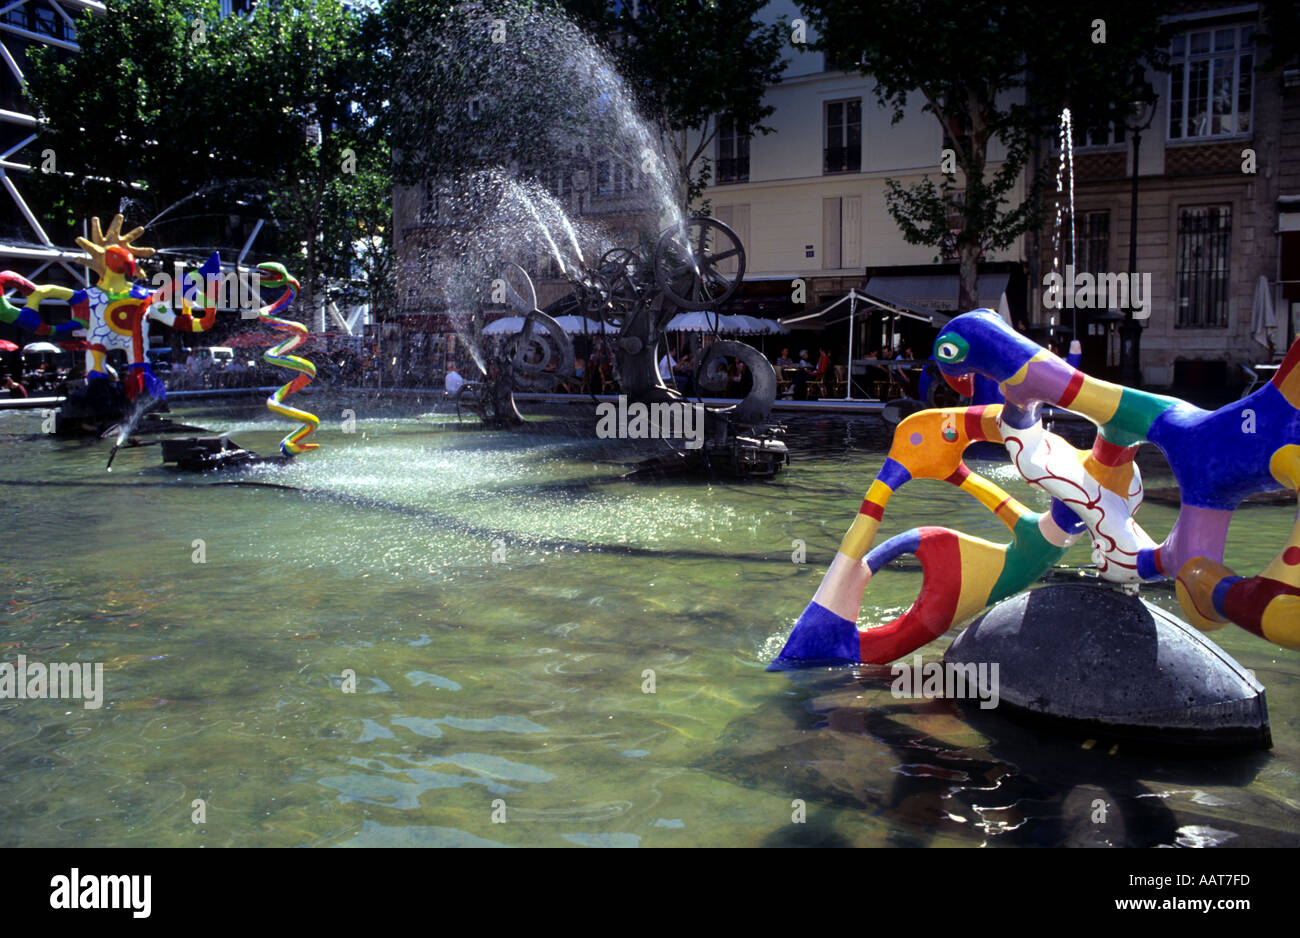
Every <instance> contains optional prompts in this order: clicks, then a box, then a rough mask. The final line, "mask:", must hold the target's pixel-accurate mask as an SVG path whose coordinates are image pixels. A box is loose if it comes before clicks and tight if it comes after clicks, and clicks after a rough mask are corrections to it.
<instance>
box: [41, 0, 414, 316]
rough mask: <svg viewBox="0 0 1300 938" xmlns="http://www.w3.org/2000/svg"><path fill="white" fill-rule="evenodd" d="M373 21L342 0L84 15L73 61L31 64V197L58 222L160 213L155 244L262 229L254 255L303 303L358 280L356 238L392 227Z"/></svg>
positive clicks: (131, 8) (192, 2)
mask: <svg viewBox="0 0 1300 938" xmlns="http://www.w3.org/2000/svg"><path fill="white" fill-rule="evenodd" d="M372 19H373V18H372V17H371V16H369V15H366V14H364V13H362V14H357V13H353V12H350V11H348V10H347V9H345V8H344V6H343V4H342V3H341V2H340V0H268V2H263V3H260V4H258V6H257V11H256V14H255V15H254V16H251V17H249V16H231V17H226V18H224V19H223V18H221V17H220V16H219V15H218V4H217V3H216V2H213V0H118V2H115V3H113V4H112V5H111V6H110V7H109V11H108V13H107V15H104V16H92V15H90V14H89V13H83V14H81V15H80V17H79V18H78V20H77V28H78V43H79V45H80V46H81V50H82V51H81V52H80V53H79V54H77V55H74V56H64V55H62V54H60V53H59V52H58V51H57V50H53V49H37V50H35V51H34V52H33V55H32V58H33V65H32V68H31V70H30V75H29V85H28V94H29V96H30V98H31V100H32V101H33V103H34V105H35V107H36V108H37V110H38V112H39V113H40V114H41V116H42V118H43V120H44V121H45V122H46V126H45V128H44V129H43V130H42V136H41V143H42V145H43V146H46V147H49V148H51V149H53V150H54V151H55V154H56V158H57V169H58V173H56V174H48V175H36V176H35V179H34V183H35V185H36V187H37V190H38V192H37V194H38V196H40V197H41V198H42V199H43V200H44V201H45V203H46V204H47V205H50V206H53V209H54V211H55V212H56V214H57V215H58V216H59V220H61V221H62V222H63V223H64V224H67V225H69V226H73V225H78V224H79V222H80V220H81V219H82V218H84V217H86V216H87V215H100V216H109V215H111V214H112V213H113V212H114V211H117V210H119V208H120V210H122V211H123V212H124V213H125V214H127V215H128V216H129V217H128V222H129V223H132V224H136V223H145V222H147V221H149V220H150V219H153V218H154V217H155V216H157V215H159V213H163V217H162V218H160V219H158V222H157V223H156V224H155V225H154V226H152V228H151V232H152V235H153V237H152V238H149V237H148V236H146V237H147V239H148V240H150V241H152V243H154V244H159V243H162V244H165V245H177V244H181V245H184V244H193V243H194V241H196V240H198V241H203V240H209V241H216V242H218V243H220V242H221V241H222V240H223V235H227V236H228V235H229V227H228V225H229V221H228V220H229V219H230V217H231V216H236V217H238V216H245V217H248V218H255V217H264V218H270V219H271V221H272V225H271V230H270V231H269V232H267V233H265V234H264V235H263V236H262V238H263V239H269V240H266V241H265V242H264V241H263V240H259V243H258V246H259V248H262V249H263V250H265V249H266V248H267V247H268V246H269V247H270V248H271V249H272V250H274V251H275V252H276V256H278V257H279V258H281V259H283V260H284V262H285V263H286V264H287V265H288V266H289V267H290V268H292V269H294V271H295V273H297V274H298V276H299V278H300V280H301V281H302V283H303V287H304V296H305V297H308V298H309V297H310V296H311V293H312V291H313V290H314V289H319V287H320V286H321V285H322V284H323V283H324V282H325V281H326V280H330V279H334V280H339V279H341V280H344V281H349V280H352V279H354V278H353V277H352V273H353V271H352V264H353V260H354V253H355V252H354V250H353V247H352V242H353V241H354V240H357V239H358V238H362V237H365V238H370V237H373V236H375V235H376V234H378V235H379V236H381V237H383V238H385V239H391V230H392V224H391V195H390V194H389V190H390V188H391V186H390V185H389V184H388V181H387V180H388V177H389V168H388V166H389V155H388V150H387V147H386V145H385V142H384V140H383V138H382V135H381V134H380V132H379V131H378V130H377V129H376V128H375V127H374V124H373V121H372V120H371V118H370V115H372V114H374V113H375V107H376V102H375V101H374V99H373V97H372V96H371V90H372V89H371V86H372V85H373V84H374V81H373V78H374V71H375V69H376V68H377V66H378V63H377V61H376V59H375V57H374V56H373V55H371V53H370V49H369V47H368V44H369V43H371V42H373V40H374V38H375V36H376V32H375V26H374V23H373V21H372ZM346 152H351V153H352V154H355V165H356V172H351V173H349V172H345V171H344V170H343V166H344V162H345V153H346ZM349 165H350V164H349ZM178 203H179V204H178ZM376 286H378V285H376Z"/></svg>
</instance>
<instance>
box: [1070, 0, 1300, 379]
mask: <svg viewBox="0 0 1300 938" xmlns="http://www.w3.org/2000/svg"><path fill="white" fill-rule="evenodd" d="M1175 6H1177V5H1175ZM1260 16H1261V12H1260V8H1259V5H1258V4H1241V5H1234V6H1225V5H1223V4H1188V5H1183V6H1182V7H1181V9H1179V10H1178V12H1173V13H1171V14H1170V15H1169V17H1168V18H1167V21H1168V23H1169V25H1170V27H1171V28H1172V29H1173V31H1174V36H1173V39H1172V42H1171V47H1170V55H1171V71H1170V72H1169V73H1168V74H1163V73H1154V72H1151V73H1149V74H1148V77H1149V79H1150V80H1151V82H1152V84H1153V86H1154V88H1155V90H1156V99H1155V101H1154V104H1153V106H1150V107H1148V108H1147V109H1146V111H1145V113H1142V114H1140V115H1139V116H1138V118H1137V119H1136V120H1135V121H1134V123H1133V124H1132V125H1130V126H1129V127H1127V128H1123V129H1115V130H1112V131H1110V132H1109V133H1102V134H1098V135H1093V136H1085V138H1084V139H1081V140H1078V141H1076V146H1077V149H1076V152H1075V177H1076V187H1075V225H1076V232H1077V234H1076V240H1077V243H1078V246H1079V247H1078V250H1077V251H1076V266H1077V267H1078V269H1079V270H1092V271H1128V269H1129V256H1130V245H1131V242H1132V237H1131V231H1132V219H1133V214H1132V211H1131V204H1132V192H1133V181H1134V180H1133V156H1134V150H1135V149H1136V150H1137V151H1138V176H1137V226H1136V234H1137V252H1136V253H1137V265H1136V271H1137V272H1138V273H1139V274H1149V275H1150V282H1151V287H1152V296H1151V297H1150V306H1151V308H1150V316H1149V318H1147V319H1146V320H1144V322H1143V333H1142V339H1141V368H1142V378H1143V382H1144V383H1145V384H1148V385H1151V386H1154V387H1164V386H1169V385H1177V386H1179V387H1182V386H1195V385H1204V384H1222V383H1224V382H1226V383H1227V384H1228V385H1233V384H1237V383H1239V382H1240V381H1242V380H1244V378H1245V373H1244V371H1242V369H1241V366H1242V365H1247V366H1249V365H1254V364H1258V363H1267V362H1268V361H1269V360H1270V358H1272V359H1273V360H1276V358H1277V357H1279V356H1280V355H1281V354H1282V353H1284V352H1285V350H1286V346H1287V344H1288V342H1289V340H1290V338H1292V337H1294V335H1295V319H1296V318H1297V315H1300V309H1297V306H1298V305H1300V241H1297V240H1296V239H1297V238H1300V214H1297V213H1298V212H1300V71H1297V70H1296V69H1294V68H1292V69H1290V70H1287V69H1273V70H1269V69H1266V68H1265V67H1264V65H1263V64H1262V63H1263V60H1264V59H1265V58H1266V52H1267V50H1266V48H1264V47H1263V45H1262V44H1261V43H1260V42H1259V41H1258V37H1259V35H1260V32H1261V29H1262V26H1263V24H1262V23H1261V21H1260ZM1143 125H1146V126H1145V127H1143ZM1257 304H1267V305H1271V306H1272V308H1273V315H1274V320H1275V322H1276V325H1274V326H1273V327H1272V328H1271V329H1268V330H1264V331H1261V330H1260V329H1259V328H1258V327H1259V325H1260V323H1257V322H1256V316H1255V310H1256V306H1257ZM1112 309H1113V310H1116V311H1117V310H1118V306H1116V305H1115V304H1112ZM1084 318H1085V319H1086V320H1088V323H1087V325H1086V333H1085V342H1086V343H1091V344H1093V346H1094V354H1093V355H1092V356H1091V357H1092V359H1093V366H1094V367H1098V368H1105V367H1110V368H1113V367H1115V366H1116V365H1117V364H1118V337H1117V335H1116V333H1115V327H1114V326H1113V325H1108V324H1107V323H1106V321H1105V320H1106V317H1105V316H1101V315H1090V316H1086V317H1084ZM1111 318H1112V319H1113V316H1112V317H1111ZM1082 328H1084V326H1083V324H1081V329H1082ZM1099 338H1101V339H1102V343H1103V344H1104V349H1096V348H1095V346H1096V345H1097V342H1098V339H1099ZM1270 338H1271V340H1272V351H1271V352H1270V348H1269V345H1268V342H1267V340H1268V339H1270ZM1261 339H1263V340H1264V341H1261ZM1103 356H1104V358H1103Z"/></svg>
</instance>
